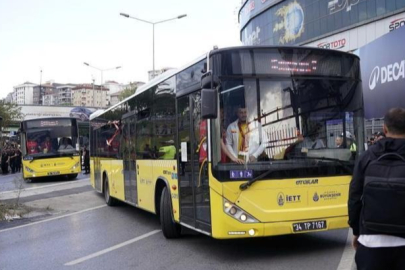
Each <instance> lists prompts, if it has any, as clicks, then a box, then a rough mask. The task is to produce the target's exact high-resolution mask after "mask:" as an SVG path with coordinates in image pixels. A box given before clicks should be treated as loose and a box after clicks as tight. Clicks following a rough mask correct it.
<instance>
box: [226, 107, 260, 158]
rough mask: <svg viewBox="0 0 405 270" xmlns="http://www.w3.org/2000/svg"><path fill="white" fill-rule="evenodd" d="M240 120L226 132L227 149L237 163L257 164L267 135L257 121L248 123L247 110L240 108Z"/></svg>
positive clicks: (238, 114)
mask: <svg viewBox="0 0 405 270" xmlns="http://www.w3.org/2000/svg"><path fill="white" fill-rule="evenodd" d="M237 116H238V119H237V120H236V121H235V122H233V123H231V124H230V125H229V126H228V128H227V130H226V148H227V149H228V151H229V153H230V154H231V155H232V157H233V158H236V159H238V161H237V163H244V161H246V162H255V161H257V158H258V157H259V156H260V155H261V154H262V153H263V151H264V142H266V139H265V138H264V136H265V134H264V132H262V126H261V124H260V123H259V122H257V121H252V122H250V123H248V122H247V109H246V108H245V107H244V106H243V107H239V108H238V111H237Z"/></svg>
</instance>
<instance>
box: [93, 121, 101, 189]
mask: <svg viewBox="0 0 405 270" xmlns="http://www.w3.org/2000/svg"><path fill="white" fill-rule="evenodd" d="M100 135H101V128H97V129H95V130H94V131H93V144H92V146H93V149H94V150H92V152H93V153H95V155H94V157H93V167H94V168H93V170H94V185H95V189H96V190H97V191H100V192H101V191H102V183H101V182H102V179H101V168H100V167H101V166H100V157H99V151H100V150H99V144H100V141H101V138H100Z"/></svg>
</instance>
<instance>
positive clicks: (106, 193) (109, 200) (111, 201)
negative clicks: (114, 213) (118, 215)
mask: <svg viewBox="0 0 405 270" xmlns="http://www.w3.org/2000/svg"><path fill="white" fill-rule="evenodd" d="M104 199H105V203H106V204H107V205H108V206H115V205H116V204H117V200H116V199H114V198H113V197H111V196H110V188H109V186H108V177H106V178H105V180H104Z"/></svg>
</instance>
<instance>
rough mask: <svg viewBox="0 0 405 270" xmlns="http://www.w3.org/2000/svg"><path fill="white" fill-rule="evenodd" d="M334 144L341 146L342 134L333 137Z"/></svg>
mask: <svg viewBox="0 0 405 270" xmlns="http://www.w3.org/2000/svg"><path fill="white" fill-rule="evenodd" d="M335 145H336V147H337V148H343V136H342V135H340V134H339V135H337V136H336V138H335Z"/></svg>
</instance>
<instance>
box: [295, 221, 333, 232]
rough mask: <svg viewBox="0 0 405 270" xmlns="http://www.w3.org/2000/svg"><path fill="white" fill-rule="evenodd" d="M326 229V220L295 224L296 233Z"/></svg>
mask: <svg viewBox="0 0 405 270" xmlns="http://www.w3.org/2000/svg"><path fill="white" fill-rule="evenodd" d="M322 229H326V220H315V221H307V222H299V223H293V231H294V232H306V231H316V230H322Z"/></svg>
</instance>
